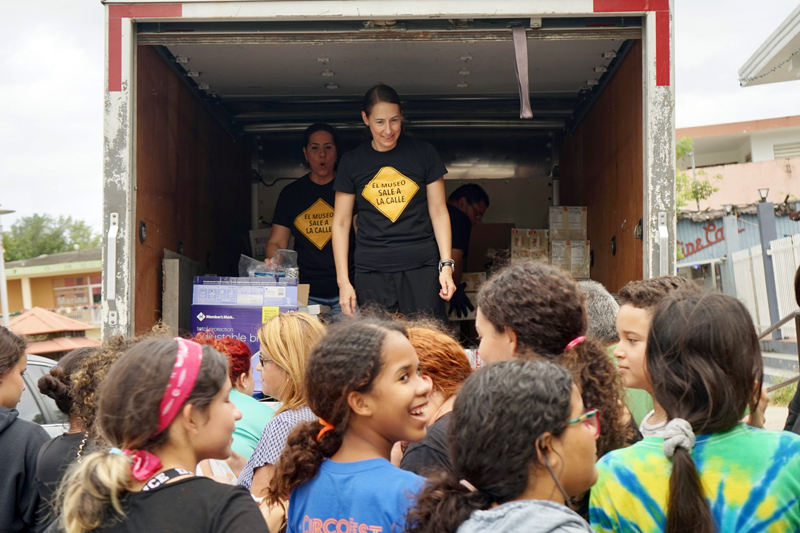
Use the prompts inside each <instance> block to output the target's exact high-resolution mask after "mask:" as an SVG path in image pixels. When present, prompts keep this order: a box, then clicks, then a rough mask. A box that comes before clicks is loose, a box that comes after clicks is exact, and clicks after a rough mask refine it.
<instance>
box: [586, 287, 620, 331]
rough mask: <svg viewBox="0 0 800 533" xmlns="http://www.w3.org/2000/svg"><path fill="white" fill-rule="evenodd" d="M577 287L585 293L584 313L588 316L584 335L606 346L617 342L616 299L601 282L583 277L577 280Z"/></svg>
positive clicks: (617, 306)
mask: <svg viewBox="0 0 800 533" xmlns="http://www.w3.org/2000/svg"><path fill="white" fill-rule="evenodd" d="M578 287H580V288H581V290H582V291H583V292H584V293H586V314H587V315H588V317H589V327H588V329H587V330H586V336H587V337H589V338H590V339H594V340H596V341H598V342H600V343H602V344H603V345H604V346H606V347H608V346H610V345H612V344H616V343H618V342H619V336H618V335H617V311H619V304H618V303H617V301H616V300H615V299H614V297H613V296H611V293H609V292H608V291H607V290H606V288H605V287H604V286H603V284H602V283H598V282H596V281H592V280H590V279H585V280H581V281H579V282H578Z"/></svg>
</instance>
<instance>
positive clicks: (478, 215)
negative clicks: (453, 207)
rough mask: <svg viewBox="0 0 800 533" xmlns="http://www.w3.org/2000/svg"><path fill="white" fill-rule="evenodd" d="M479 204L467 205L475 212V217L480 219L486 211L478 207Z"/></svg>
mask: <svg viewBox="0 0 800 533" xmlns="http://www.w3.org/2000/svg"><path fill="white" fill-rule="evenodd" d="M479 206H480V204H469V207H470V208H471V209H472V211H473V212H474V213H475V218H476V219H478V220H481V219H482V218H483V214H484V213H486V209H480V207H479Z"/></svg>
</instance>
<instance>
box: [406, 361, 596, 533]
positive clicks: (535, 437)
mask: <svg viewBox="0 0 800 533" xmlns="http://www.w3.org/2000/svg"><path fill="white" fill-rule="evenodd" d="M452 416H453V419H452V421H451V423H450V426H449V430H448V439H449V442H450V452H451V459H452V463H453V472H447V473H442V474H438V475H436V476H434V477H432V478H431V479H430V480H429V482H428V484H427V485H426V487H425V489H424V490H423V491H422V493H421V494H420V496H419V499H418V501H417V504H416V506H415V507H414V509H412V510H411V511H410V512H409V514H408V516H407V525H406V529H407V531H408V533H455V531H458V532H459V533H489V532H495V531H503V532H506V533H523V532H524V533H553V532H563V533H568V532H569V533H577V532H588V531H590V530H589V525H588V524H587V523H586V522H585V521H584V520H583V519H582V518H581V517H580V516H579V515H578V514H577V513H575V512H574V511H572V510H571V509H570V508H569V507H567V502H569V499H570V497H571V496H575V495H578V494H582V493H583V492H585V491H586V490H588V489H589V487H591V486H592V484H593V483H594V481H595V479H596V478H597V471H596V470H595V460H596V458H597V448H596V445H595V439H596V438H597V434H598V433H599V430H600V419H599V414H598V412H597V411H596V410H591V411H588V412H586V411H585V410H584V407H583V401H582V400H581V395H580V393H579V392H578V388H577V386H576V385H575V384H574V383H573V382H572V377H571V376H570V373H569V371H568V370H566V369H565V368H563V367H561V366H559V365H556V364H553V363H550V362H547V361H503V362H500V363H497V364H493V365H489V366H487V367H484V368H482V369H480V370H478V371H477V372H475V373H474V374H473V375H472V376H470V377H469V378H468V379H467V381H466V382H465V383H464V386H463V387H462V389H461V392H460V393H459V395H458V397H457V398H456V401H455V405H454V407H453V415H452Z"/></svg>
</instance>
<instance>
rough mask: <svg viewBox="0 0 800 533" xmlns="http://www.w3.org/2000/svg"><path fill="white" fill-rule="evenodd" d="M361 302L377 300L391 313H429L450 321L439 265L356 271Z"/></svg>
mask: <svg viewBox="0 0 800 533" xmlns="http://www.w3.org/2000/svg"><path fill="white" fill-rule="evenodd" d="M355 281H356V284H355V287H356V297H357V298H358V305H359V306H361V307H363V306H364V305H365V304H368V303H371V302H374V303H377V304H378V305H380V306H381V307H383V308H385V309H386V310H387V311H389V312H390V313H401V314H403V315H406V316H412V317H413V316H422V315H425V316H429V317H434V318H436V319H437V320H441V321H442V322H444V323H447V314H446V313H445V308H444V300H442V299H441V298H440V297H439V290H440V289H441V286H440V285H439V269H438V268H437V267H435V266H424V267H420V268H414V269H411V270H404V271H402V272H356V276H355Z"/></svg>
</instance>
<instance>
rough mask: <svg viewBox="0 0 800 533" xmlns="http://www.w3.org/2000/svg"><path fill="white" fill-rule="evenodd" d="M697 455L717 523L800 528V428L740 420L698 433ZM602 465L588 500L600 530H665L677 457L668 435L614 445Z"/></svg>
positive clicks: (742, 531)
mask: <svg viewBox="0 0 800 533" xmlns="http://www.w3.org/2000/svg"><path fill="white" fill-rule="evenodd" d="M692 459H694V463H695V466H696V467H697V470H698V472H699V473H700V479H701V482H702V485H703V490H704V493H705V495H706V499H707V501H708V502H709V505H710V507H711V512H712V514H713V516H714V519H715V520H716V522H717V524H718V526H719V527H718V529H717V530H718V531H722V532H725V533H749V532H753V533H755V532H781V533H783V532H786V531H800V436H798V435H795V434H793V433H789V432H785V431H765V430H762V429H755V428H752V427H750V426H746V425H745V424H740V425H738V426H736V427H735V428H733V429H731V430H730V431H726V432H724V433H710V434H705V435H698V437H697V443H696V444H695V447H694V450H693V451H692ZM597 470H598V474H599V476H598V479H597V483H596V484H595V485H594V487H592V492H591V497H590V500H589V519H590V522H591V525H592V529H594V531H597V532H605V531H613V532H619V533H622V532H626V533H627V532H631V533H656V532H662V531H664V527H665V526H666V511H667V500H668V496H669V477H670V474H671V473H672V461H670V460H669V459H667V458H666V457H665V456H664V439H663V438H661V437H647V438H645V439H644V440H642V441H640V442H638V443H636V444H634V445H633V446H631V447H630V448H624V449H621V450H615V451H613V452H610V453H608V454H606V455H605V456H604V457H603V458H602V459H600V461H599V462H598V463H597Z"/></svg>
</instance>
